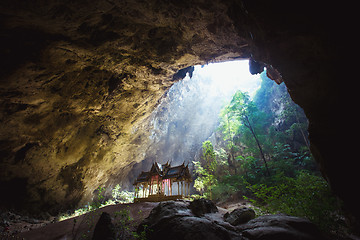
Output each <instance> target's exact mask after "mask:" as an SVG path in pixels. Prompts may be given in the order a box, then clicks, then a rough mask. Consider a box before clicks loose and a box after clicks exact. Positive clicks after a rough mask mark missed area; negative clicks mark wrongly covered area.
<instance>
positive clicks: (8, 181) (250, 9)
mask: <svg viewBox="0 0 360 240" xmlns="http://www.w3.org/2000/svg"><path fill="white" fill-rule="evenodd" d="M347 8H350V6H346V5H345V4H344V5H343V4H338V3H335V2H332V3H326V4H320V3H314V2H311V1H301V2H290V1H287V2H286V1H279V2H271V1H263V0H259V1H248V0H227V1H210V2H209V1H203V0H199V1H157V0H154V1H127V0H126V1H111V0H110V1H109V0H107V1H106V0H104V1H87V0H81V1H76V2H74V1H53V0H51V1H41V0H38V1H31V2H27V1H20V0H11V1H10V0H9V1H8V0H4V1H2V2H1V3H0V16H1V17H0V19H1V25H0V36H1V38H0V45H1V47H0V48H1V50H0V54H1V59H2V63H1V65H0V69H1V71H0V78H1V83H0V84H1V85H0V94H1V104H0V106H1V115H0V116H1V127H0V137H1V139H0V153H1V154H0V155H1V161H0V191H1V193H2V196H1V198H0V204H1V207H4V208H13V209H17V210H19V211H20V210H25V211H28V212H39V211H40V212H49V213H54V214H56V212H59V211H65V210H67V209H70V208H73V207H75V206H79V205H81V204H84V203H86V202H88V201H91V199H92V198H93V195H94V192H95V191H96V189H97V188H98V187H99V186H110V187H113V186H114V185H115V184H117V183H119V182H120V183H124V184H128V176H129V174H131V173H133V174H135V173H134V172H133V171H132V170H133V168H134V167H136V166H138V165H139V164H141V163H142V162H143V161H144V160H146V159H144V154H143V153H144V152H145V151H146V149H147V148H148V147H149V145H148V142H149V138H150V132H151V131H150V129H149V127H150V124H149V121H150V118H151V113H152V112H153V111H154V109H155V108H156V107H157V106H158V105H159V103H160V102H161V99H162V98H163V96H164V94H165V93H166V92H167V91H168V90H169V89H170V87H171V86H172V85H173V84H175V83H176V82H178V81H180V80H181V79H183V78H184V77H185V76H186V74H192V71H193V66H195V65H204V64H207V63H212V62H224V61H231V60H238V59H249V60H250V71H251V73H253V74H257V73H260V72H261V71H262V69H264V67H266V69H267V70H268V75H269V77H270V78H271V79H273V80H274V81H275V82H277V83H281V82H284V83H285V84H286V86H287V88H288V91H289V93H290V95H291V98H292V99H293V100H294V102H296V103H297V104H298V105H299V106H301V107H302V108H303V109H304V111H305V113H306V116H307V117H308V119H309V129H308V131H309V139H310V144H311V151H312V154H313V155H314V156H315V159H316V161H317V163H318V164H319V167H320V169H321V172H322V174H323V177H324V178H325V179H326V180H327V181H328V182H329V184H330V185H331V187H332V189H333V191H334V192H335V193H336V194H337V196H338V197H339V198H340V199H342V200H343V201H344V203H345V208H346V211H347V212H348V213H349V218H350V219H352V220H351V221H353V222H354V224H356V222H359V221H358V220H359V218H360V207H359V204H358V197H357V196H355V195H354V194H355V193H356V191H355V190H356V183H357V182H358V179H357V174H356V173H357V170H356V167H355V165H356V156H357V154H356V152H355V149H356V148H353V147H352V146H351V144H350V143H348V142H347V141H346V140H345V139H347V138H346V136H345V134H347V135H348V134H349V130H344V129H345V127H346V126H349V122H348V121H349V120H348V118H349V117H350V116H349V113H348V111H349V110H347V109H345V107H344V106H346V107H349V104H347V102H346V101H347V98H345V97H343V96H342V94H343V93H344V91H341V88H342V87H343V85H342V83H341V81H342V80H341V79H342V78H343V76H342V75H341V74H342V73H341V71H349V69H347V68H346V67H348V66H346V67H344V68H342V67H340V65H341V62H345V61H346V59H347V57H346V56H345V54H347V53H349V52H351V51H350V48H351V46H350V44H349V43H348V42H347V39H346V37H344V36H347V35H348V32H347V29H346V26H347V24H348V22H349V20H348V19H347V18H346V17H344V16H341V17H340V14H341V13H343V12H347V10H348V9H347ZM347 48H349V49H347ZM340 69H342V70H340ZM336 111H341V114H340V113H338V112H336ZM355 137H356V136H355ZM349 141H351V140H349ZM353 185H355V186H353Z"/></svg>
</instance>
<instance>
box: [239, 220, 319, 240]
mask: <svg viewBox="0 0 360 240" xmlns="http://www.w3.org/2000/svg"><path fill="white" fill-rule="evenodd" d="M238 229H239V230H240V231H241V232H242V235H243V236H244V237H246V238H247V239H249V240H260V239H262V240H279V239H293V240H321V239H323V240H324V239H325V238H324V237H323V236H322V234H321V232H320V231H319V230H318V229H317V228H316V226H315V225H314V224H312V223H311V222H310V221H308V220H306V219H303V218H299V217H292V216H285V215H264V216H260V217H258V218H255V219H253V220H251V221H249V222H248V223H246V224H243V225H239V226H238Z"/></svg>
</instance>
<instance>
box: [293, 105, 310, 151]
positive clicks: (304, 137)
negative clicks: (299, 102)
mask: <svg viewBox="0 0 360 240" xmlns="http://www.w3.org/2000/svg"><path fill="white" fill-rule="evenodd" d="M295 117H296V121H297V123H298V124H299V128H300V132H301V135H302V137H303V139H304V142H305V144H306V147H307V148H308V150H309V153H311V150H310V144H309V142H308V140H307V138H306V135H305V133H304V131H303V130H302V128H301V124H300V120H299V116H298V115H297V112H295Z"/></svg>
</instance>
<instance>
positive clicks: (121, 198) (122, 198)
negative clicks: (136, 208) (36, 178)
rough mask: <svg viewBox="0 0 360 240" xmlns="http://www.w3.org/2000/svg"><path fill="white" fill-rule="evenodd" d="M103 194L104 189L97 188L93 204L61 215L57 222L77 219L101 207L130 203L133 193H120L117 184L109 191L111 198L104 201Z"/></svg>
mask: <svg viewBox="0 0 360 240" xmlns="http://www.w3.org/2000/svg"><path fill="white" fill-rule="evenodd" d="M105 192H106V188H104V187H101V186H100V187H98V188H97V189H96V190H95V196H94V200H93V202H91V203H89V204H87V205H85V206H82V207H80V208H78V209H75V210H74V211H73V212H70V213H63V214H61V215H60V216H59V217H58V220H59V221H64V220H66V219H69V218H73V217H77V216H80V215H83V214H86V213H89V212H93V211H95V210H97V209H99V208H101V207H105V206H109V205H114V204H118V203H121V204H123V203H131V202H133V199H134V192H130V191H121V187H120V185H119V184H117V185H116V186H115V188H114V189H113V190H112V191H111V193H112V198H111V199H108V200H107V201H105V199H106V198H105Z"/></svg>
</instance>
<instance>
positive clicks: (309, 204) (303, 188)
mask: <svg viewBox="0 0 360 240" xmlns="http://www.w3.org/2000/svg"><path fill="white" fill-rule="evenodd" d="M279 178H281V179H279V183H278V184H277V185H274V186H268V185H266V184H255V185H249V186H248V188H249V189H250V190H251V191H252V193H253V194H254V195H255V197H256V199H257V200H252V202H253V203H254V204H255V205H257V206H259V207H260V208H261V209H262V210H263V211H265V212H268V213H284V214H288V215H293V216H298V217H306V218H308V219H309V220H310V221H312V222H313V223H315V224H316V225H318V227H319V228H320V229H322V230H325V231H330V230H337V228H338V227H339V225H338V220H339V216H341V213H340V212H339V209H340V207H339V203H338V200H337V199H336V197H335V196H334V195H333V194H332V192H331V190H330V188H329V186H328V184H327V182H326V181H325V180H324V179H323V178H322V177H320V176H315V175H312V174H309V173H307V172H305V171H301V172H299V173H298V175H297V176H296V177H295V178H290V177H285V176H282V177H279Z"/></svg>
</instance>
